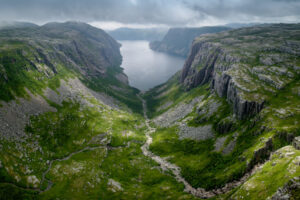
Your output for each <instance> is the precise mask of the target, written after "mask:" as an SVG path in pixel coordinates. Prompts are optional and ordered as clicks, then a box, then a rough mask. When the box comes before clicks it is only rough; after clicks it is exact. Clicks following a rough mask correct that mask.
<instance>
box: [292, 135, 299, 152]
mask: <svg viewBox="0 0 300 200" xmlns="http://www.w3.org/2000/svg"><path fill="white" fill-rule="evenodd" d="M293 146H294V147H295V149H298V150H300V136H298V137H295V138H294V140H293Z"/></svg>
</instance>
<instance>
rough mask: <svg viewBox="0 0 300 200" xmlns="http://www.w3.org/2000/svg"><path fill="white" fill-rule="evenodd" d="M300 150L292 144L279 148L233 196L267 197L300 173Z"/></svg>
mask: <svg viewBox="0 0 300 200" xmlns="http://www.w3.org/2000/svg"><path fill="white" fill-rule="evenodd" d="M299 161H300V151H299V150H296V149H295V148H293V147H292V146H285V147H283V148H281V149H279V150H277V151H276V152H275V153H274V154H273V155H272V156H271V159H270V160H269V161H268V162H266V163H265V164H264V165H263V166H262V167H261V169H259V170H258V171H257V172H256V173H255V174H254V175H253V176H252V177H250V179H249V180H248V181H247V182H245V183H244V184H243V185H242V186H241V187H240V188H239V189H238V190H237V191H236V192H235V193H234V194H233V195H232V196H231V198H237V199H239V198H243V199H267V198H268V197H271V196H272V195H273V194H274V193H275V192H276V191H277V190H278V188H279V187H283V186H284V185H285V184H286V183H287V182H288V181H289V180H290V179H292V178H294V177H297V176H299V175H300V167H299Z"/></svg>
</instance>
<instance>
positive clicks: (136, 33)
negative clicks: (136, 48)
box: [108, 28, 168, 41]
mask: <svg viewBox="0 0 300 200" xmlns="http://www.w3.org/2000/svg"><path fill="white" fill-rule="evenodd" d="M167 31H168V29H167V28H145V29H137V28H119V29H116V30H113V31H108V33H109V34H110V35H111V36H112V37H113V38H114V39H116V40H147V41H154V40H161V39H163V37H164V36H165V34H166V33H167Z"/></svg>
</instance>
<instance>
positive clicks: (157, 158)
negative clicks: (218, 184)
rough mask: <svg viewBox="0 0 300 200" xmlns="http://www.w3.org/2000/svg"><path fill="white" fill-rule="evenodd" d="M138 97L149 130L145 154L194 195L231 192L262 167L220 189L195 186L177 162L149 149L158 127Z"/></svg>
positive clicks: (255, 168) (207, 196)
mask: <svg viewBox="0 0 300 200" xmlns="http://www.w3.org/2000/svg"><path fill="white" fill-rule="evenodd" d="M138 98H139V99H140V100H141V101H142V103H143V114H144V118H145V120H146V121H145V123H146V126H147V128H148V131H146V133H145V135H146V138H147V140H146V142H145V144H144V145H143V146H142V147H141V149H142V151H143V154H144V155H145V156H147V157H150V158H151V159H153V160H154V161H155V162H157V163H158V164H159V165H160V168H161V169H162V170H163V171H171V172H172V173H173V175H174V177H175V179H176V180H177V181H178V182H180V183H183V184H184V187H185V189H184V191H185V192H188V193H190V194H192V195H194V196H195V197H199V198H211V197H214V196H216V195H219V194H224V193H226V192H229V191H230V190H232V189H234V188H235V187H237V186H239V185H241V184H242V183H244V182H245V181H246V180H247V179H248V178H249V177H250V176H251V175H252V174H253V173H254V172H255V171H256V170H257V169H259V168H260V167H261V165H257V166H255V167H254V168H253V169H252V170H251V171H250V172H248V173H246V174H245V175H244V176H243V177H242V178H241V179H240V180H236V181H233V182H230V183H227V184H226V185H225V186H224V187H222V188H218V189H213V190H209V191H206V190H205V189H203V188H194V187H193V186H191V185H190V184H189V183H188V182H187V181H186V180H185V179H184V178H183V177H182V176H181V173H180V170H181V169H180V167H178V166H177V165H175V164H172V163H170V162H169V161H167V160H166V158H162V157H160V156H157V155H155V154H153V153H152V152H151V151H150V150H149V146H150V145H151V143H152V137H151V134H152V133H154V132H155V131H156V128H153V127H151V125H150V120H149V118H148V116H147V105H146V101H145V100H144V99H143V98H142V97H141V96H140V95H138Z"/></svg>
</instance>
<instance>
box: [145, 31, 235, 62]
mask: <svg viewBox="0 0 300 200" xmlns="http://www.w3.org/2000/svg"><path fill="white" fill-rule="evenodd" d="M230 29H231V28H229V27H224V26H210V27H209V26H207V27H200V28H171V29H170V30H169V31H168V33H167V34H166V36H165V37H164V38H163V40H162V41H154V42H151V43H150V48H151V49H153V50H155V51H161V52H165V53H169V54H173V55H177V56H182V57H187V55H188V53H189V50H190V47H191V45H192V42H193V40H194V38H195V37H197V36H200V35H202V34H207V33H218V32H221V31H226V30H230Z"/></svg>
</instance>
